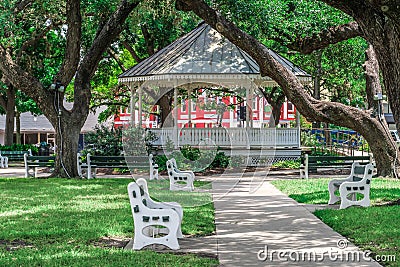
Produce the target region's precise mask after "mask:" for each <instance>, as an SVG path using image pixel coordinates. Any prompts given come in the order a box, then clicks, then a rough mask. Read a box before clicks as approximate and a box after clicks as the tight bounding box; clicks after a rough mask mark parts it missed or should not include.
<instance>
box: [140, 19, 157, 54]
mask: <svg viewBox="0 0 400 267" xmlns="http://www.w3.org/2000/svg"><path fill="white" fill-rule="evenodd" d="M141 29H142V33H143V37H144V40H145V42H146V48H147V53H148V54H149V56H151V55H153V54H154V51H155V49H154V39H153V37H152V36H151V34H150V32H149V29H147V26H146V25H145V24H142V25H141Z"/></svg>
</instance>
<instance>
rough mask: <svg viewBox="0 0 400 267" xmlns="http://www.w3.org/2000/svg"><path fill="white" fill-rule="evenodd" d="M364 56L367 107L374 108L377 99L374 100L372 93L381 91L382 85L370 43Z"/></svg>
mask: <svg viewBox="0 0 400 267" xmlns="http://www.w3.org/2000/svg"><path fill="white" fill-rule="evenodd" d="M365 57H366V61H365V63H364V65H363V67H364V70H365V80H366V86H365V90H366V95H367V102H368V109H370V108H375V109H376V108H377V107H378V106H377V105H378V103H377V101H374V95H376V94H378V93H382V87H381V83H380V79H379V64H378V60H377V58H376V55H375V51H374V48H373V47H372V45H369V47H368V49H367V51H365ZM381 108H382V107H381Z"/></svg>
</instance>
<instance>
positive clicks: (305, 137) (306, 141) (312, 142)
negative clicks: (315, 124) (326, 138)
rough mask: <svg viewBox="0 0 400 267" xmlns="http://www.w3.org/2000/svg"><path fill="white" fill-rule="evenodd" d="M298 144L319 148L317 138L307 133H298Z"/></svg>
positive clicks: (319, 143) (319, 144)
mask: <svg viewBox="0 0 400 267" xmlns="http://www.w3.org/2000/svg"><path fill="white" fill-rule="evenodd" d="M300 142H301V145H302V146H305V147H315V146H321V142H320V141H318V139H317V137H316V136H315V135H314V134H309V133H307V132H301V133H300Z"/></svg>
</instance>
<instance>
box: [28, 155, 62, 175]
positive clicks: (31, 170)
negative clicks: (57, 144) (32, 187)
mask: <svg viewBox="0 0 400 267" xmlns="http://www.w3.org/2000/svg"><path fill="white" fill-rule="evenodd" d="M55 159H56V157H55V156H29V155H28V154H25V155H24V163H25V178H28V177H36V176H37V168H45V167H54V162H55Z"/></svg>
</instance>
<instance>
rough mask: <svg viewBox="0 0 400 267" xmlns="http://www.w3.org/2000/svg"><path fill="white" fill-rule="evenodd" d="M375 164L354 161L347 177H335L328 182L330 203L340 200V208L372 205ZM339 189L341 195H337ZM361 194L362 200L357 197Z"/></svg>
mask: <svg viewBox="0 0 400 267" xmlns="http://www.w3.org/2000/svg"><path fill="white" fill-rule="evenodd" d="M373 170H374V166H373V165H372V164H367V165H360V164H359V163H358V162H354V163H353V165H352V167H351V173H350V175H349V176H348V177H347V178H346V179H333V180H331V181H330V182H329V184H328V190H329V202H328V204H329V205H332V204H335V203H336V202H338V201H339V200H340V201H341V202H340V209H345V208H347V207H349V206H355V205H358V206H362V207H368V206H370V205H371V200H370V196H369V194H370V189H371V181H372V173H373ZM337 190H339V194H340V196H336V195H335V191H337ZM357 194H361V195H363V198H362V199H361V200H357V199H356V195H357Z"/></svg>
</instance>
